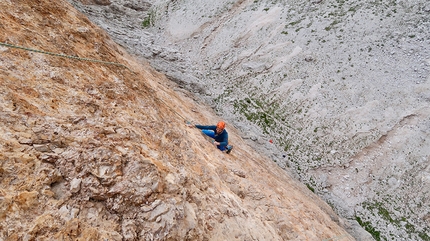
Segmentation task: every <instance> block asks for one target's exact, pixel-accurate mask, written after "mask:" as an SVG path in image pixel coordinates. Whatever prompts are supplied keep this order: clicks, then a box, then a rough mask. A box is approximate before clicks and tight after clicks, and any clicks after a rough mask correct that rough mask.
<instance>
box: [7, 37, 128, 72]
mask: <svg viewBox="0 0 430 241" xmlns="http://www.w3.org/2000/svg"><path fill="white" fill-rule="evenodd" d="M0 46H5V47H8V48H15V49H21V50H25V51H30V52H36V53H41V54H47V55H52V56H56V57H61V58H69V59H76V60H81V61H88V62H94V63H101V64H108V65H116V66H120V67H124V68H126V69H128V70H130V71H131V72H133V71H132V70H131V69H130V68H128V67H127V66H125V65H123V64H120V63H116V62H107V61H102V60H98V59H88V58H81V57H77V56H71V55H65V54H58V53H52V52H47V51H42V50H37V49H30V48H26V47H22V46H17V45H13V44H8V43H3V42H0Z"/></svg>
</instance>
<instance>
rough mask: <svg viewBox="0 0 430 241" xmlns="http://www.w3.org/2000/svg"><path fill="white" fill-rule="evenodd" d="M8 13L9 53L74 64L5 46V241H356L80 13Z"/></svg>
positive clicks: (324, 208)
mask: <svg viewBox="0 0 430 241" xmlns="http://www.w3.org/2000/svg"><path fill="white" fill-rule="evenodd" d="M88 2H89V1H88ZM94 2H100V1H94ZM0 16H1V23H0V40H1V42H6V43H8V44H13V45H15V46H26V47H28V48H32V49H39V50H43V51H49V52H52V53H61V54H65V55H68V56H72V57H69V58H64V57H58V56H52V55H46V54H41V53H35V52H30V51H24V50H22V49H15V48H12V47H5V46H2V47H0V56H1V58H0V82H1V85H0V86H1V87H0V133H1V135H0V239H1V240H332V239H339V238H342V240H353V238H352V237H351V236H350V235H349V234H348V233H347V232H346V231H345V230H344V229H343V228H341V226H342V225H344V221H343V220H342V219H340V218H339V217H338V216H336V214H335V213H334V212H333V211H332V210H331V208H330V207H329V206H328V205H327V204H325V203H324V202H323V201H321V200H320V199H319V198H318V197H317V196H316V195H315V194H313V193H311V192H310V191H309V190H307V188H306V187H305V186H304V185H302V184H300V183H298V182H296V181H294V180H293V179H292V178H290V177H289V176H288V175H287V173H286V172H284V171H283V170H281V169H280V168H279V167H278V166H277V165H276V164H274V163H273V162H272V161H270V160H268V159H266V158H264V157H262V156H260V155H259V154H258V153H257V152H256V151H255V150H253V149H252V148H251V147H249V146H247V145H246V143H245V142H244V141H243V140H242V139H241V138H240V137H239V136H240V135H239V133H238V131H237V130H236V129H235V128H234V127H233V126H232V125H230V124H228V125H227V128H228V130H229V132H230V136H231V140H232V142H234V143H235V149H234V152H233V153H232V154H231V155H226V154H224V153H221V152H219V151H218V150H217V149H215V148H214V147H213V146H212V145H211V144H210V143H209V142H207V140H206V139H205V138H204V137H203V136H202V135H201V134H200V132H199V131H198V130H197V129H192V128H189V127H187V126H186V125H185V124H184V119H183V118H186V119H192V120H195V121H199V122H200V123H211V122H214V121H216V120H217V119H218V118H217V117H216V116H215V115H214V114H213V113H212V112H211V111H210V110H209V107H207V106H204V105H199V104H196V103H195V102H194V101H193V100H192V98H193V96H192V95H191V94H189V93H187V92H186V91H182V92H178V93H175V92H173V91H172V90H171V88H170V87H175V84H173V83H171V82H169V81H168V80H167V79H166V78H165V77H164V75H162V74H160V73H158V72H156V71H155V70H153V69H151V68H150V67H149V66H148V65H147V64H145V63H139V62H137V61H136V60H135V59H133V58H132V57H131V56H129V55H128V54H127V53H126V52H124V51H123V50H122V49H121V48H120V47H118V46H117V45H116V44H115V43H114V42H113V41H111V40H110V38H109V36H108V35H107V34H106V33H105V32H104V31H103V30H101V29H99V28H98V27H97V26H95V25H94V24H92V23H91V22H90V21H89V20H88V19H87V18H86V17H85V16H84V15H83V14H81V13H80V12H78V11H77V10H75V9H73V8H72V6H71V5H70V4H69V3H68V2H66V1H63V0H58V1H48V0H41V1H38V2H37V4H35V3H34V1H20V2H19V4H16V3H15V2H13V1H1V2H0ZM76 56H79V57H82V58H89V59H96V60H102V61H108V62H115V63H121V64H123V65H125V66H127V67H128V68H125V67H121V66H116V65H107V64H102V63H98V62H89V61H82V60H78V59H76V58H75V57H76ZM169 86H170V87H169ZM175 88H176V87H175ZM346 228H348V227H346Z"/></svg>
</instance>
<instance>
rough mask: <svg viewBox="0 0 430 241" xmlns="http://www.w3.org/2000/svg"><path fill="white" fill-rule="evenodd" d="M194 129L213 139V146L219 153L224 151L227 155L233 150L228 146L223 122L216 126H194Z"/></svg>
mask: <svg viewBox="0 0 430 241" xmlns="http://www.w3.org/2000/svg"><path fill="white" fill-rule="evenodd" d="M194 126H195V127H196V128H199V129H201V130H202V132H203V133H204V134H205V135H207V136H209V137H211V138H213V139H214V142H213V144H214V145H215V146H216V147H217V148H218V149H219V150H221V151H225V152H226V153H227V154H229V153H230V152H231V150H232V149H233V146H232V145H229V144H228V133H227V131H226V130H225V122H224V121H220V122H218V123H217V124H216V126H203V125H194Z"/></svg>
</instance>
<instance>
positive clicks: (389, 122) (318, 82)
mask: <svg viewBox="0 0 430 241" xmlns="http://www.w3.org/2000/svg"><path fill="white" fill-rule="evenodd" d="M70 1H71V2H73V4H74V5H75V6H77V7H78V8H79V9H80V11H82V12H84V13H86V14H87V15H88V16H89V17H90V18H91V19H92V20H93V21H94V22H95V23H97V24H98V25H99V26H101V27H102V28H104V29H106V30H107V31H108V32H109V34H111V36H112V37H113V38H114V39H115V41H117V42H119V43H121V44H122V45H123V46H126V47H127V48H128V50H129V51H132V52H133V53H135V54H137V55H139V56H143V57H145V58H146V59H148V60H149V61H150V62H151V65H152V66H154V67H155V68H157V69H158V70H160V71H162V72H164V73H166V74H167V75H168V76H169V78H170V79H172V80H174V81H176V82H177V83H179V84H180V85H181V86H183V87H184V88H187V89H188V90H190V91H193V92H195V94H196V95H198V96H199V97H200V98H201V99H204V100H205V101H206V102H207V103H208V104H209V105H210V106H211V107H213V108H214V109H215V110H216V111H217V113H218V114H219V115H221V116H222V117H223V118H225V119H228V120H229V121H230V123H232V124H234V125H235V126H236V127H238V128H239V129H241V130H242V133H244V134H243V137H244V139H245V138H247V140H249V143H251V144H252V145H253V146H254V147H255V148H256V149H258V150H259V152H260V153H264V154H266V155H268V156H269V157H270V159H271V160H274V161H276V162H277V163H278V164H279V165H280V166H281V167H282V168H284V169H285V170H286V171H288V172H290V173H291V174H292V175H294V176H296V177H297V178H299V179H300V180H301V181H302V182H303V183H306V184H307V185H309V186H310V187H312V188H313V189H314V190H315V192H316V193H317V194H319V195H320V197H323V198H324V200H325V201H326V202H328V203H330V204H331V205H332V206H333V207H334V208H335V210H336V211H337V213H339V214H340V215H341V216H343V217H345V218H347V219H348V220H351V222H353V223H354V222H355V221H356V220H357V221H358V222H359V223H361V225H362V226H363V227H364V228H366V229H367V230H368V231H369V232H371V233H372V234H373V236H374V237H375V239H381V240H383V239H386V240H399V241H403V240H430V235H429V233H430V229H429V225H430V223H429V220H428V216H429V215H430V208H429V207H430V199H428V195H429V193H430V185H428V184H429V182H428V180H429V178H428V176H429V175H430V167H429V166H430V149H429V145H430V143H429V140H430V138H429V137H430V128H429V126H430V122H429V117H430V108H429V100H430V95H429V93H430V31H429V29H430V17H429V16H430V2H429V1H427V0H417V1H404V0H399V1H360V0H348V1H344V0H337V1H334V0H333V1H321V0H315V1H308V0H284V1H272V0H258V1H257V0H237V1H230V0H218V1H210V0H202V1H194V0H182V1H170V0H158V1H145V0H139V1H131V2H132V4H133V5H134V6H133V7H132V8H131V7H130V3H129V2H130V1H124V0H111V4H110V5H106V6H100V5H82V4H80V1H79V0H70ZM149 3H151V4H152V6H150V8H148V9H147V10H145V9H144V8H140V9H139V10H136V9H137V8H136V6H145V7H147V6H148V4H149ZM202 87H204V88H202ZM269 140H272V142H270V141H269ZM417 190H420V191H419V192H417Z"/></svg>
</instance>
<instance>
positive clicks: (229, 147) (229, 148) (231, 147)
mask: <svg viewBox="0 0 430 241" xmlns="http://www.w3.org/2000/svg"><path fill="white" fill-rule="evenodd" d="M231 150H233V146H232V145H227V151H226V152H225V153H227V154H230V152H231Z"/></svg>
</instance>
